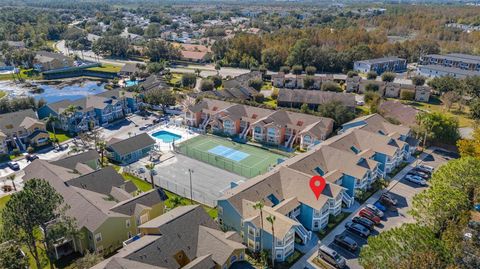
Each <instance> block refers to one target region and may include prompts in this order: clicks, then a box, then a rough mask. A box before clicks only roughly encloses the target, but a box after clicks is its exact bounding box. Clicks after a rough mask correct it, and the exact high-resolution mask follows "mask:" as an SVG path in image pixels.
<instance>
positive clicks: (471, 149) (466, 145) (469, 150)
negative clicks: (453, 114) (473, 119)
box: [457, 128, 480, 159]
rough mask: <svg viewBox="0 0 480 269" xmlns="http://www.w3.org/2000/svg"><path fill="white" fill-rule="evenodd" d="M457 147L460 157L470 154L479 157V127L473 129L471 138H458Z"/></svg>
mask: <svg viewBox="0 0 480 269" xmlns="http://www.w3.org/2000/svg"><path fill="white" fill-rule="evenodd" d="M457 147H458V151H459V152H460V155H461V156H462V157H468V156H471V157H475V158H478V159H480V128H475V130H473V135H472V138H471V139H460V140H458V142H457Z"/></svg>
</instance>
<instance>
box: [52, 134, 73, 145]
mask: <svg viewBox="0 0 480 269" xmlns="http://www.w3.org/2000/svg"><path fill="white" fill-rule="evenodd" d="M48 133H49V134H50V139H53V138H54V135H53V132H51V131H48ZM56 136H57V139H58V142H59V143H62V142H64V141H67V140H68V139H70V138H72V137H71V136H69V135H68V134H66V133H58V132H57V134H56Z"/></svg>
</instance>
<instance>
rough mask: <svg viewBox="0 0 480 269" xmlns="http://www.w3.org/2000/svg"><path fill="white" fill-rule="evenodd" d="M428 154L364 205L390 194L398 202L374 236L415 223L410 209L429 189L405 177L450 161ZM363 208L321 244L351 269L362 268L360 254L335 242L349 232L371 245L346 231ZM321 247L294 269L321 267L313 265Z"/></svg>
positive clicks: (360, 243)
mask: <svg viewBox="0 0 480 269" xmlns="http://www.w3.org/2000/svg"><path fill="white" fill-rule="evenodd" d="M427 152H428V153H429V154H427V153H423V154H422V155H420V157H419V159H417V160H415V161H414V162H412V163H411V164H409V165H408V166H406V167H405V168H404V169H403V170H402V171H400V172H399V173H398V174H397V175H395V177H393V179H392V180H391V181H390V184H389V186H388V187H387V188H386V189H385V190H380V191H378V192H376V193H375V194H373V195H372V196H371V197H370V198H369V199H368V200H367V201H366V202H365V203H364V204H363V205H365V204H367V203H370V204H373V203H375V202H376V201H377V200H378V198H380V196H381V195H382V193H384V192H389V193H390V194H391V195H392V196H393V197H394V198H395V199H397V200H398V205H397V207H396V210H395V211H388V212H386V214H385V215H386V218H385V217H384V219H383V221H382V224H381V226H379V227H376V228H375V231H374V232H373V235H374V236H375V235H378V234H379V233H380V232H382V231H386V230H389V229H391V228H393V227H398V226H400V225H402V224H403V223H411V222H414V219H413V218H412V217H411V216H410V215H409V214H408V211H409V210H410V206H411V202H412V198H413V196H415V194H417V193H419V192H421V191H423V190H425V187H420V186H418V185H415V184H412V183H410V182H406V181H404V180H402V178H403V177H404V176H405V175H406V174H407V173H408V172H409V171H410V170H411V169H412V168H413V167H415V166H416V165H417V164H420V163H422V164H426V165H429V166H433V167H438V166H439V165H441V164H443V163H445V162H446V161H447V160H446V159H445V158H443V157H442V156H440V155H437V154H435V153H433V152H432V151H431V150H428V151H427ZM363 205H361V206H360V207H358V208H357V209H356V210H355V211H354V212H353V213H352V214H350V216H348V218H346V219H345V220H344V221H342V223H340V224H339V225H338V226H337V227H336V228H335V229H334V230H333V231H331V232H330V233H329V234H328V235H327V236H325V237H324V238H323V240H321V243H322V244H324V245H328V246H329V247H331V248H333V249H335V250H336V251H338V253H340V255H342V256H344V257H345V259H347V265H348V267H349V268H362V267H361V266H360V264H359V263H358V254H359V251H357V253H351V252H349V251H346V250H344V249H343V248H340V247H339V246H337V245H335V244H334V243H333V240H334V238H335V236H336V235H338V234H342V233H347V234H348V235H349V236H350V237H352V238H353V239H355V241H357V243H358V245H359V246H360V247H361V246H363V245H365V244H366V243H367V241H366V240H365V239H363V238H360V237H358V236H357V235H354V234H351V233H349V232H347V231H345V228H344V225H345V223H346V222H348V221H350V220H351V219H352V218H353V217H354V216H355V215H356V214H357V213H358V211H360V209H362V208H363ZM317 251H318V245H316V246H315V247H314V248H312V249H310V250H309V252H308V253H307V254H305V255H304V256H303V257H302V258H301V259H300V260H299V261H298V262H297V263H295V264H294V265H293V266H292V267H291V268H294V269H303V268H304V267H305V266H306V265H308V267H309V268H320V267H318V266H316V265H315V264H313V262H312V261H313V259H314V258H315V257H316V256H317Z"/></svg>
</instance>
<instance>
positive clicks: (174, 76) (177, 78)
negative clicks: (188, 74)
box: [168, 73, 182, 85]
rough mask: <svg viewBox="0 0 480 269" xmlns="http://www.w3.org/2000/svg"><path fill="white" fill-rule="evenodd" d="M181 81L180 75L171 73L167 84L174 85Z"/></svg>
mask: <svg viewBox="0 0 480 269" xmlns="http://www.w3.org/2000/svg"><path fill="white" fill-rule="evenodd" d="M181 80H182V74H179V73H172V78H171V79H170V81H169V82H168V83H169V84H170V85H175V84H177V83H179V82H180V81H181Z"/></svg>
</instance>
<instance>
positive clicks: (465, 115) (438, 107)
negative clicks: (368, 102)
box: [402, 96, 475, 127]
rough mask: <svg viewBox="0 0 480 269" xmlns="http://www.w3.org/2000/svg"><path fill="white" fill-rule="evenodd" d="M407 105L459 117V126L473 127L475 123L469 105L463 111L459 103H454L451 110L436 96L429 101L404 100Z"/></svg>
mask: <svg viewBox="0 0 480 269" xmlns="http://www.w3.org/2000/svg"><path fill="white" fill-rule="evenodd" d="M402 102H403V103H405V104H407V105H411V106H413V107H416V108H418V109H421V110H426V111H430V112H440V113H442V114H445V115H447V116H450V117H454V118H457V119H458V123H459V127H472V126H473V125H474V123H475V121H474V120H472V119H471V118H470V117H469V108H468V106H464V108H463V110H462V111H461V110H460V108H459V106H458V104H454V105H453V106H452V108H451V109H450V111H447V109H446V108H445V107H444V106H443V104H442V101H441V100H440V99H438V97H436V96H431V97H430V102H428V103H421V102H413V101H402Z"/></svg>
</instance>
